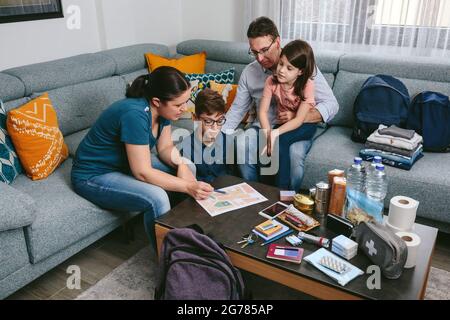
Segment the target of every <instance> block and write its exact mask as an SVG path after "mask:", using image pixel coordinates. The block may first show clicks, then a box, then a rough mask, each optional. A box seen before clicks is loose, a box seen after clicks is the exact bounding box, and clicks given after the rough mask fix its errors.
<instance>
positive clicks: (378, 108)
mask: <svg viewBox="0 0 450 320" xmlns="http://www.w3.org/2000/svg"><path fill="white" fill-rule="evenodd" d="M409 103H410V98H409V93H408V89H407V88H406V86H405V85H404V84H403V83H402V82H401V81H400V80H398V79H396V78H394V77H392V76H387V75H376V76H372V77H369V78H368V79H367V80H366V81H365V82H364V84H363V86H362V87H361V91H360V92H359V94H358V96H357V97H356V100H355V104H354V106H353V115H354V117H355V125H354V127H353V133H352V140H353V141H355V142H361V143H364V142H366V140H367V138H368V137H369V136H370V135H371V134H372V133H373V132H374V131H375V130H377V129H378V127H379V125H380V124H384V125H385V126H388V127H389V126H391V125H393V124H395V125H396V126H397V127H400V128H404V127H405V125H406V119H407V117H408V107H409Z"/></svg>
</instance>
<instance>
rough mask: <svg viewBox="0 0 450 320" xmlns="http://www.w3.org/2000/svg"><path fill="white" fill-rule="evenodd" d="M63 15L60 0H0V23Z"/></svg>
mask: <svg viewBox="0 0 450 320" xmlns="http://www.w3.org/2000/svg"><path fill="white" fill-rule="evenodd" d="M63 17H64V15H63V9H62V5H61V0H0V23H8V22H18V21H29V20H41V19H53V18H63Z"/></svg>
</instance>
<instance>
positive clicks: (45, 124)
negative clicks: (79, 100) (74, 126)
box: [7, 93, 69, 180]
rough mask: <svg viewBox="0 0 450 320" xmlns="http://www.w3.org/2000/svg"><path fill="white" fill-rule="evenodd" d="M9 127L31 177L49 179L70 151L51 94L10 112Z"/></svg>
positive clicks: (46, 94) (21, 159)
mask: <svg viewBox="0 0 450 320" xmlns="http://www.w3.org/2000/svg"><path fill="white" fill-rule="evenodd" d="M7 128H8V132H9V134H10V135H11V139H12V141H13V143H14V146H15V147H16V150H17V154H18V155H19V158H20V162H21V163H22V165H23V167H24V169H25V172H26V173H27V176H28V177H30V178H31V179H33V180H40V179H45V178H47V177H48V176H49V175H50V174H51V173H52V172H53V171H54V170H55V169H56V168H57V167H58V166H59V165H60V164H61V163H62V162H63V161H64V160H66V159H67V157H68V155H69V151H68V148H67V145H66V144H65V143H64V138H63V135H62V133H61V130H59V127H58V119H57V117H56V112H55V109H54V108H53V105H52V102H51V100H50V98H49V97H48V93H45V94H43V95H42V96H40V97H39V98H36V99H34V100H31V101H30V102H28V103H26V104H25V105H23V106H21V107H20V108H18V109H14V110H11V111H10V112H9V113H8V118H7Z"/></svg>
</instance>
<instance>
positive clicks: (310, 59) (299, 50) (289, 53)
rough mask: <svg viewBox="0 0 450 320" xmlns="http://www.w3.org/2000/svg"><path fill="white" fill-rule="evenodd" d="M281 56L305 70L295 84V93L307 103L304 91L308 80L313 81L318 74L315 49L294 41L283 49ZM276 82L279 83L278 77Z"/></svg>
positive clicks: (303, 42) (300, 41) (301, 41)
mask: <svg viewBox="0 0 450 320" xmlns="http://www.w3.org/2000/svg"><path fill="white" fill-rule="evenodd" d="M281 56H285V57H286V59H287V60H288V61H289V63H290V64H292V65H293V66H294V67H296V68H298V69H300V70H303V74H302V75H301V76H299V77H298V78H297V80H296V81H295V83H294V93H295V95H297V96H298V97H300V99H301V100H302V101H305V100H306V99H305V95H304V93H303V90H304V88H305V86H306V83H307V82H308V80H309V79H313V78H314V76H315V74H316V60H315V58H314V52H313V49H312V48H311V46H310V45H309V44H308V43H307V42H306V41H303V40H294V41H291V42H289V43H288V44H287V45H286V46H285V47H284V48H283V50H282V51H281ZM274 82H275V83H279V82H278V79H277V78H276V76H275V77H274Z"/></svg>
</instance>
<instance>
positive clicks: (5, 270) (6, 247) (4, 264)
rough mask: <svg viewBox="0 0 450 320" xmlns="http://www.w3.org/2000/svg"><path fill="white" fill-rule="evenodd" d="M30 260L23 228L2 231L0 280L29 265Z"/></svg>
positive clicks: (0, 240)
mask: <svg viewBox="0 0 450 320" xmlns="http://www.w3.org/2000/svg"><path fill="white" fill-rule="evenodd" d="M29 260H30V259H29V257H28V252H27V245H26V243H25V236H24V233H23V229H22V228H20V229H15V230H9V231H3V232H0V280H2V279H4V278H6V277H7V276H9V275H10V274H12V273H14V272H15V271H17V270H19V269H21V268H22V267H24V266H26V265H29V264H30V261H29ZM0 291H1V290H0Z"/></svg>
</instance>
